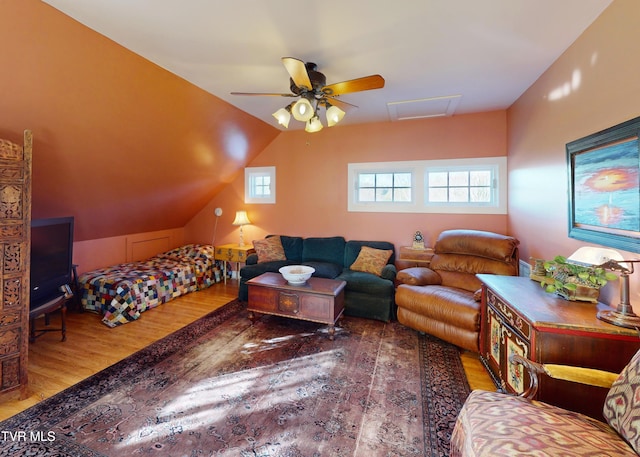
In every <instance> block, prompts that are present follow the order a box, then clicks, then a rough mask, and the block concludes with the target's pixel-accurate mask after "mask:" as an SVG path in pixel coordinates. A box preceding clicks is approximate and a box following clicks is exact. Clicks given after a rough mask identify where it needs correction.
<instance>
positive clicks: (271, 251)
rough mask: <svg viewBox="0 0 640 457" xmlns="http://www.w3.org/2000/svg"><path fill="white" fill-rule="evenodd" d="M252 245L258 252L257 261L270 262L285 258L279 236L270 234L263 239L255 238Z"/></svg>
mask: <svg viewBox="0 0 640 457" xmlns="http://www.w3.org/2000/svg"><path fill="white" fill-rule="evenodd" d="M253 247H254V249H255V250H256V254H258V263H263V262H271V261H273V260H287V256H286V255H285V254H284V248H283V247H282V241H281V240H280V237H279V236H271V237H269V238H265V239H264V240H255V241H254V242H253Z"/></svg>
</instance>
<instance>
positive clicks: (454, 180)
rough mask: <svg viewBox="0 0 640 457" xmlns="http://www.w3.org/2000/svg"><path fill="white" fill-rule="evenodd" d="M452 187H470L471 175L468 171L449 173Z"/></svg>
mask: <svg viewBox="0 0 640 457" xmlns="http://www.w3.org/2000/svg"><path fill="white" fill-rule="evenodd" d="M449 185H450V186H468V185H469V173H468V172H466V171H452V172H451V173H449Z"/></svg>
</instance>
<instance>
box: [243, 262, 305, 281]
mask: <svg viewBox="0 0 640 457" xmlns="http://www.w3.org/2000/svg"><path fill="white" fill-rule="evenodd" d="M295 263H296V262H291V261H290V260H274V261H272V262H262V263H258V264H254V265H247V266H244V267H242V268H241V269H240V277H241V278H242V279H243V280H245V281H246V280H249V279H253V278H256V277H258V276H260V275H261V274H262V273H279V271H278V270H279V269H280V268H282V267H284V266H286V265H292V264H295Z"/></svg>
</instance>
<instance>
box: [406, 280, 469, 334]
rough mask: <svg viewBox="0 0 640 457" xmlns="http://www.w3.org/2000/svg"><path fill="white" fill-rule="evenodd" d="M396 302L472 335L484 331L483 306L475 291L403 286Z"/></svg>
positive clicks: (440, 287) (444, 287) (425, 316)
mask: <svg viewBox="0 0 640 457" xmlns="http://www.w3.org/2000/svg"><path fill="white" fill-rule="evenodd" d="M396 303H397V304H398V306H399V307H402V308H405V309H407V310H409V311H411V312H413V313H416V314H419V315H421V316H423V317H424V318H426V319H430V320H432V321H435V322H446V323H447V325H449V326H452V327H457V328H460V329H464V330H470V331H472V332H478V331H479V330H480V303H478V302H476V301H475V300H474V298H473V292H469V291H466V290H463V289H458V288H455V287H446V286H426V287H423V286H410V285H407V284H401V285H400V286H398V289H397V290H396ZM436 336H437V335H436Z"/></svg>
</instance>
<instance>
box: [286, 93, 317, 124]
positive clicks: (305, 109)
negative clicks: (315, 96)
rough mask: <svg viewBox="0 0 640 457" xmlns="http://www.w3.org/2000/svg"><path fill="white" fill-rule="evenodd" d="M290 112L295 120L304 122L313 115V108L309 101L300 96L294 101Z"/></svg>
mask: <svg viewBox="0 0 640 457" xmlns="http://www.w3.org/2000/svg"><path fill="white" fill-rule="evenodd" d="M291 114H293V117H294V118H295V119H296V120H298V121H302V122H306V121H308V120H309V119H311V118H312V117H313V115H314V114H315V112H314V110H313V106H312V105H311V102H309V100H307V99H306V98H304V97H302V98H301V99H300V100H298V101H297V102H295V103H294V105H293V107H292V108H291Z"/></svg>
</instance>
